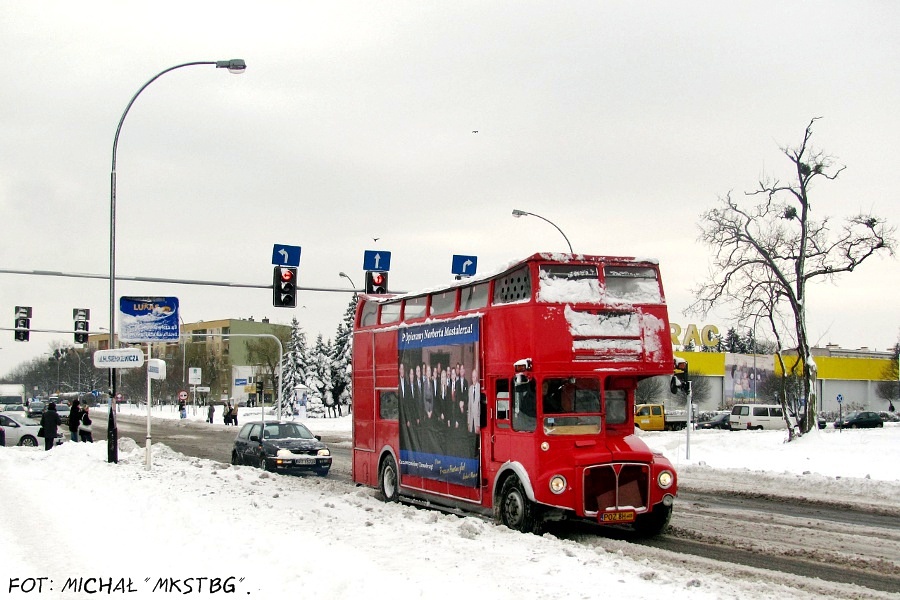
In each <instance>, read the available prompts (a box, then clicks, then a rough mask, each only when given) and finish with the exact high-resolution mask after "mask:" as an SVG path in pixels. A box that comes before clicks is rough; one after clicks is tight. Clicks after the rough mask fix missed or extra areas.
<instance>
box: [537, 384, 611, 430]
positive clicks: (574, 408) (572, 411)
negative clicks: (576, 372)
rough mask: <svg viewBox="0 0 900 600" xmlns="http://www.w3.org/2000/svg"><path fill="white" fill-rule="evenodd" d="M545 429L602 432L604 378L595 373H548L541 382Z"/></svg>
mask: <svg viewBox="0 0 900 600" xmlns="http://www.w3.org/2000/svg"><path fill="white" fill-rule="evenodd" d="M541 408H542V411H543V413H544V421H543V423H544V433H545V434H547V435H572V434H585V433H599V432H600V381H599V380H598V379H596V378H593V377H565V378H554V377H548V378H546V379H544V381H543V382H542V383H541Z"/></svg>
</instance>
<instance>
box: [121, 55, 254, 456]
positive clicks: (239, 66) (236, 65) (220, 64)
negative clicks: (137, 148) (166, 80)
mask: <svg viewBox="0 0 900 600" xmlns="http://www.w3.org/2000/svg"><path fill="white" fill-rule="evenodd" d="M194 65H215V67H216V68H217V69H228V71H229V72H230V73H243V72H244V70H246V68H247V63H245V62H244V61H243V60H241V59H239V58H238V59H233V60H218V61H217V60H212V61H196V62H189V63H183V64H180V65H175V66H174V67H169V68H168V69H165V70H163V71H160V72H159V73H157V74H156V75H154V76H153V77H151V78H150V79H149V80H148V81H147V83H145V84H144V85H142V86H141V88H140V89H139V90H138V91H137V93H135V95H134V96H132V97H131V100H129V102H128V105H127V106H126V107H125V111H124V112H123V113H122V117H121V118H120V119H119V125H118V127H116V135H115V137H114V138H113V147H112V171H111V172H110V178H109V348H110V349H113V348H115V347H116V341H115V339H116V338H115V333H116V149H117V148H118V146H119V133H120V132H121V131H122V123H123V122H124V121H125V116H126V115H127V114H128V111H129V110H131V105H132V104H134V101H135V100H137V97H138V96H140V95H141V92H143V91H144V90H145V89H146V88H147V86H148V85H150V84H151V83H153V82H154V81H156V80H157V79H159V78H160V77H161V76H163V75H165V74H166V73H168V72H169V71H174V70H175V69H180V68H182V67H191V66H194ZM109 381H110V384H109V385H110V391H111V394H110V399H109V402H110V403H109V424H108V427H107V454H108V457H107V460H108V462H114V463H117V462H119V452H118V447H117V446H118V439H117V438H118V431H117V429H116V416H115V415H116V411H115V408H116V404H115V401H116V378H115V376H114V370H113V369H110V372H109Z"/></svg>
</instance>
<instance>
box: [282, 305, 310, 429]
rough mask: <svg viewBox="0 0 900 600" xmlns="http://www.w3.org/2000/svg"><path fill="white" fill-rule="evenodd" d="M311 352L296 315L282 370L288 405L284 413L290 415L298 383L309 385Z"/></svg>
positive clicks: (284, 393)
mask: <svg viewBox="0 0 900 600" xmlns="http://www.w3.org/2000/svg"><path fill="white" fill-rule="evenodd" d="M308 364H309V353H308V351H307V348H306V333H304V331H303V329H302V328H301V327H300V323H298V322H297V318H296V317H294V318H293V319H292V320H291V337H290V339H289V340H288V345H287V349H286V350H285V357H284V367H283V370H282V372H281V390H282V396H283V397H284V399H285V403H286V406H284V407H282V414H285V415H290V414H291V413H292V411H291V404H292V403H293V401H294V400H295V394H294V390H295V388H296V387H297V386H298V385H307V383H306V382H307V379H308V375H307V369H308V367H307V365H308Z"/></svg>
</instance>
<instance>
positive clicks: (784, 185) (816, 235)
mask: <svg viewBox="0 0 900 600" xmlns="http://www.w3.org/2000/svg"><path fill="white" fill-rule="evenodd" d="M817 120H818V119H817V118H815V119H812V120H811V121H810V122H809V124H808V125H807V126H806V131H805V133H804V135H803V141H802V142H801V144H800V145H799V146H797V147H783V148H781V151H782V153H783V154H784V155H785V156H786V157H787V158H788V160H789V161H790V162H791V165H792V172H793V174H792V176H791V180H790V181H787V182H782V181H780V180H778V179H772V180H762V181H760V182H759V183H758V187H757V188H756V189H755V190H754V191H751V192H747V193H746V194H745V198H743V199H742V200H743V201H739V200H736V199H734V198H733V197H732V195H731V193H730V192H729V193H728V194H726V195H725V196H724V197H720V198H719V203H718V206H716V207H715V208H713V209H711V210H709V211H707V212H705V213H704V214H703V215H702V216H701V232H702V233H701V235H700V239H701V240H702V241H703V242H705V243H706V244H707V245H708V246H710V247H711V248H713V249H714V258H713V264H712V268H711V270H710V275H709V278H708V280H707V281H706V282H705V283H702V284H701V285H700V286H699V287H698V288H696V289H695V290H694V294H695V298H696V300H695V302H694V303H693V304H692V305H691V306H690V307H689V308H688V311H690V312H696V313H700V314H703V315H706V313H708V312H709V311H710V310H711V309H712V308H713V307H714V306H716V305H719V304H728V305H732V306H734V307H735V313H736V317H737V318H739V319H744V320H745V319H752V318H754V317H756V318H757V319H758V318H760V317H762V318H763V319H764V321H767V322H768V325H769V327H770V328H771V330H772V333H773V334H774V335H775V338H776V345H777V348H778V351H777V352H776V356H777V357H778V359H779V360H782V364H783V365H784V362H783V361H784V359H785V355H784V353H782V350H788V349H790V350H791V352H792V354H794V358H793V359H792V360H791V359H788V362H791V363H792V364H790V366H787V368H786V370H785V371H784V372H785V373H790V374H794V375H802V385H803V396H804V398H805V399H806V402H805V409H804V411H803V413H802V414H801V416H800V419H799V422H798V423H797V427H798V431H797V432H796V433H797V434H799V435H802V434H803V433H807V432H808V431H810V430H811V429H813V428H814V427H815V425H816V418H815V417H816V376H817V373H816V364H815V361H814V360H813V358H812V354H811V351H810V340H809V335H808V332H807V327H806V313H807V310H809V306H808V305H807V293H806V290H807V283H808V282H810V281H812V280H816V279H823V278H824V279H833V278H834V277H835V276H836V275H838V274H840V273H847V272H852V271H853V270H854V269H856V267H858V266H859V265H860V264H862V263H863V262H864V261H865V260H866V259H868V258H869V257H871V256H874V255H875V254H878V253H885V252H886V253H888V254H890V255H893V254H894V244H895V241H894V237H893V235H894V233H895V228H894V227H892V226H888V225H887V224H885V223H884V222H882V221H881V220H880V219H879V218H878V217H876V216H874V215H871V214H858V215H856V216H853V217H850V218H849V219H847V220H846V221H845V222H844V223H843V225H841V226H840V227H839V228H838V229H837V230H834V231H833V229H832V227H831V224H830V222H829V218H828V217H825V218H822V219H820V220H814V219H813V218H812V215H811V211H812V207H811V203H810V195H809V194H810V190H811V188H812V186H813V184H814V183H815V182H816V181H817V180H825V181H831V180H834V179H836V178H837V177H838V175H840V173H841V172H842V171H843V170H844V169H845V167H844V166H837V165H836V163H835V160H834V159H833V158H832V157H831V156H829V155H827V154H825V153H824V152H821V151H819V150H815V149H813V148H812V145H811V138H812V132H813V125H814V124H815V122H816V121H817ZM748 200H749V201H748ZM754 202H755V203H754ZM785 336H787V339H783V338H784V337H785ZM790 431H791V438H792V439H793V437H794V434H795V431H794V429H793V428H791V429H790Z"/></svg>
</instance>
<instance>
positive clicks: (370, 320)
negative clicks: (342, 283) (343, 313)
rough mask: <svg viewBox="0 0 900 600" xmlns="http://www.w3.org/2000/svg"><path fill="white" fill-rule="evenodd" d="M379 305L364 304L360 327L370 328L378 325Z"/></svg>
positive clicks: (372, 303)
mask: <svg viewBox="0 0 900 600" xmlns="http://www.w3.org/2000/svg"><path fill="white" fill-rule="evenodd" d="M377 318H378V305H377V304H376V303H374V302H366V303H365V304H363V307H362V311H361V312H360V315H359V326H360V327H368V326H369V325H375V324H377V321H376V319H377Z"/></svg>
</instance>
